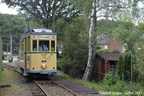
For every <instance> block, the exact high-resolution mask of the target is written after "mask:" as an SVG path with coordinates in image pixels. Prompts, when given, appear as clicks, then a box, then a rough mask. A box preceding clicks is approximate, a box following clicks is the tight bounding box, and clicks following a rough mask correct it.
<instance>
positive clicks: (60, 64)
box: [57, 59, 62, 70]
mask: <svg viewBox="0 0 144 96" xmlns="http://www.w3.org/2000/svg"><path fill="white" fill-rule="evenodd" d="M57 69H58V70H62V59H57Z"/></svg>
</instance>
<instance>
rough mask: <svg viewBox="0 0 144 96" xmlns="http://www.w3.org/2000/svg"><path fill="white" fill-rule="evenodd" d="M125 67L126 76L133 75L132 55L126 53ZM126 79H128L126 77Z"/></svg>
mask: <svg viewBox="0 0 144 96" xmlns="http://www.w3.org/2000/svg"><path fill="white" fill-rule="evenodd" d="M124 65H125V75H130V73H131V54H129V52H127V51H126V54H125V57H124ZM126 79H128V77H127V76H126Z"/></svg>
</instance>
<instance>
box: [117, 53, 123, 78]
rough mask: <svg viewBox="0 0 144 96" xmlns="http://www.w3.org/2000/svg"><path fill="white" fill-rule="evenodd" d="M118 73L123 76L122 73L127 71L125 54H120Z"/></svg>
mask: <svg viewBox="0 0 144 96" xmlns="http://www.w3.org/2000/svg"><path fill="white" fill-rule="evenodd" d="M117 70H118V74H119V75H120V76H121V74H122V73H125V65H124V61H123V56H122V55H120V56H119V60H118V68H117Z"/></svg>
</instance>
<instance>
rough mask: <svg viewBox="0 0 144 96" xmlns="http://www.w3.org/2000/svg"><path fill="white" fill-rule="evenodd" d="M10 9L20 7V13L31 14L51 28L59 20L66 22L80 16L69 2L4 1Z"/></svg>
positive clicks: (63, 0)
mask: <svg viewBox="0 0 144 96" xmlns="http://www.w3.org/2000/svg"><path fill="white" fill-rule="evenodd" d="M3 2H4V3H6V4H7V5H9V6H10V7H15V6H18V7H19V8H20V9H19V10H20V11H25V12H26V13H25V14H27V13H28V14H31V16H30V17H32V18H34V17H35V18H36V19H39V20H41V21H42V24H43V25H44V27H46V28H49V27H50V26H52V24H53V23H54V22H55V21H57V20H58V19H59V18H62V17H65V20H66V21H69V20H70V19H72V17H75V16H77V15H78V13H79V10H75V6H74V5H72V4H71V3H70V2H69V1H67V0H42V1H39V0H18V1H13V0H3Z"/></svg>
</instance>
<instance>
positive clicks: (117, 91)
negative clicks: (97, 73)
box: [58, 71, 144, 96]
mask: <svg viewBox="0 0 144 96" xmlns="http://www.w3.org/2000/svg"><path fill="white" fill-rule="evenodd" d="M58 73H59V74H61V75H63V76H64V77H66V78H68V80H70V81H73V82H76V83H79V84H82V85H84V86H87V87H89V88H91V89H94V90H96V91H98V92H102V94H100V96H144V87H143V86H142V84H141V83H132V88H131V83H129V84H126V82H125V83H124V84H125V87H122V81H121V80H120V81H118V82H117V83H116V84H115V85H111V86H109V85H108V84H107V81H106V82H102V83H97V82H95V81H91V82H90V81H86V80H81V79H77V78H76V79H75V81H74V78H71V77H70V76H69V75H67V74H64V73H63V72H61V71H58ZM107 89H108V90H109V91H108V90H107ZM131 89H132V90H131ZM140 93H141V94H142V95H140Z"/></svg>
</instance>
